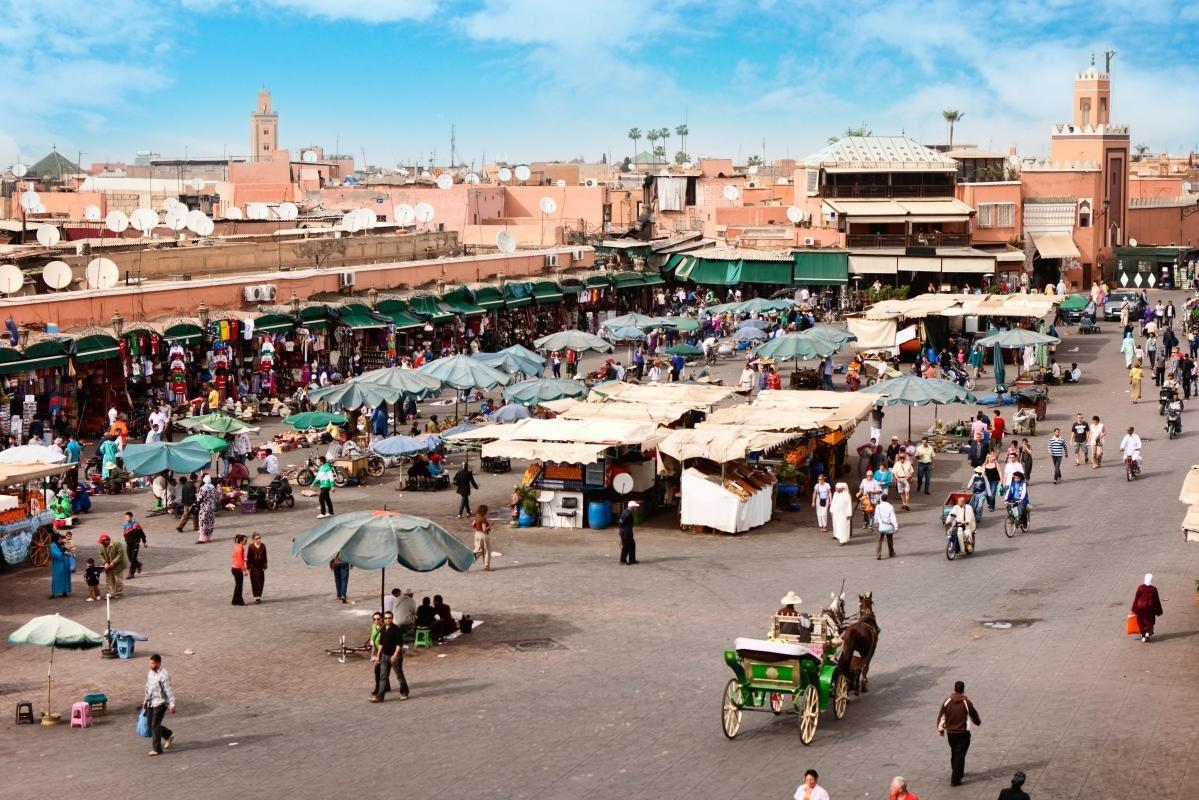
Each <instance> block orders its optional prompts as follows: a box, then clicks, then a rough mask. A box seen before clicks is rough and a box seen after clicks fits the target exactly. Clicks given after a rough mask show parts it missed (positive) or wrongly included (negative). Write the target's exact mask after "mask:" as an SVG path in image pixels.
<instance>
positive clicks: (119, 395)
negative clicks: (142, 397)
mask: <svg viewBox="0 0 1199 800" xmlns="http://www.w3.org/2000/svg"><path fill="white" fill-rule="evenodd" d="M72 336H73V338H74V339H75V345H74V355H73V359H74V362H75V386H76V391H75V392H74V393H73V394H74V398H73V399H68V400H67V401H66V403H67V405H68V410H67V419H68V420H70V422H71V425H72V427H73V428H74V430H76V431H78V433H79V435H80V436H83V437H87V438H93V437H97V436H100V435H101V434H103V433H104V431H105V430H107V428H108V409H110V408H116V409H117V410H118V411H124V412H125V413H126V415H127V417H128V419H129V422H130V424H131V427H130V434H131V435H135V436H136V435H139V432H140V431H139V426H140V425H142V424H144V420H145V419H146V416H147V415H145V414H141V415H135V414H134V413H133V407H132V403H131V397H130V391H129V381H128V379H127V377H126V375H125V370H124V369H123V368H122V365H123V363H124V362H123V359H122V358H121V352H122V347H121V341H120V340H118V339H117V337H116V336H115V335H114V334H113V333H112V332H110V331H106V330H103V329H101V328H84V329H82V330H79V331H74V332H72ZM71 403H74V408H73V409H70V408H69V406H70V404H71Z"/></svg>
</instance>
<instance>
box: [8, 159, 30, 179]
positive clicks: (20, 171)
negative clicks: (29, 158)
mask: <svg viewBox="0 0 1199 800" xmlns="http://www.w3.org/2000/svg"><path fill="white" fill-rule="evenodd" d="M28 172H29V167H27V166H25V165H24V164H22V163H21V162H20V161H18V162H17V163H15V164H13V165H12V174H13V175H16V176H17V177H18V178H24V177H25V174H26V173H28Z"/></svg>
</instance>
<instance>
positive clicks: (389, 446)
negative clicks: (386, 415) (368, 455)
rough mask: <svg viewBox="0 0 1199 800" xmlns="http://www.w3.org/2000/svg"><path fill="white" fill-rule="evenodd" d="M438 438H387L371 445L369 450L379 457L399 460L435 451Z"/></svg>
mask: <svg viewBox="0 0 1199 800" xmlns="http://www.w3.org/2000/svg"><path fill="white" fill-rule="evenodd" d="M438 441H439V440H438V438H437V437H436V436H430V437H428V438H425V437H423V436H388V437H387V438H386V439H379V440H377V441H375V442H374V443H372V444H371V450H372V451H374V452H375V453H377V454H378V455H381V456H388V457H390V458H400V457H402V456H414V455H417V454H418V453H431V452H432V451H433V450H435V449H437V442H438Z"/></svg>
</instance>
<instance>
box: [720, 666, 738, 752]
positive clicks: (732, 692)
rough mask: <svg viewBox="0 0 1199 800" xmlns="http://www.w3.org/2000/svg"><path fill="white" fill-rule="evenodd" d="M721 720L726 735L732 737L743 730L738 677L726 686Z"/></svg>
mask: <svg viewBox="0 0 1199 800" xmlns="http://www.w3.org/2000/svg"><path fill="white" fill-rule="evenodd" d="M720 722H721V724H722V726H723V727H724V735H725V736H727V737H728V738H730V739H732V738H733V737H734V736H736V735H737V731H739V730H741V684H740V682H739V681H738V680H737V679H736V678H732V679H731V680H729V682H728V685H727V686H725V687H724V702H723V703H722V704H721V708H720Z"/></svg>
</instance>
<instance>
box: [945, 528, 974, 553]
mask: <svg viewBox="0 0 1199 800" xmlns="http://www.w3.org/2000/svg"><path fill="white" fill-rule="evenodd" d="M968 527H969V526H968V525H967V524H966V523H965V522H957V521H954V522H950V523H949V524H948V525H947V526H946V532H945V557H946V558H947V559H949V560H950V561H953V560H954V559H955V558H957V557H958V555H960V554H965V555H970V554H971V553H973V552H974V536H966V530H967V528H968ZM977 535H978V534H977V532H976V533H975V536H977Z"/></svg>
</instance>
